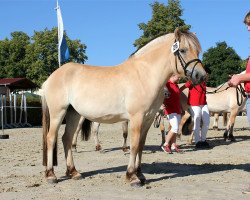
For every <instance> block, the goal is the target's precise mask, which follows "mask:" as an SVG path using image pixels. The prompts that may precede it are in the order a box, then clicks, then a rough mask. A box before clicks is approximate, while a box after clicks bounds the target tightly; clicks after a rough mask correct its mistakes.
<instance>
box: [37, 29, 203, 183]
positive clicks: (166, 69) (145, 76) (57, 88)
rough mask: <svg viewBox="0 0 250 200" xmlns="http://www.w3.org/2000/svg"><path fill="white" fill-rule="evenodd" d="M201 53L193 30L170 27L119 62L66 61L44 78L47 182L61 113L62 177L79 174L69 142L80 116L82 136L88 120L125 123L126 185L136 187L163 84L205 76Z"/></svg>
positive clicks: (87, 129) (85, 134)
mask: <svg viewBox="0 0 250 200" xmlns="http://www.w3.org/2000/svg"><path fill="white" fill-rule="evenodd" d="M200 51H201V47H200V43H199V41H198V39H197V37H196V36H195V34H193V33H191V32H188V31H180V30H179V29H176V30H175V32H174V33H170V34H166V35H163V36H160V37H158V38H156V39H154V40H152V41H151V42H149V43H148V44H146V45H145V46H144V47H142V48H140V49H139V50H138V51H137V52H135V53H134V54H133V55H131V56H130V57H129V58H128V59H127V60H126V61H125V62H123V63H121V64H119V65H116V66H113V67H101V66H99V67H95V66H91V65H82V64H77V63H67V64H65V65H63V66H61V67H60V68H58V69H57V70H56V71H54V72H53V73H52V74H51V75H50V76H49V77H48V79H47V80H46V81H45V82H44V84H43V86H42V89H43V97H42V105H43V139H44V140H43V165H44V166H46V171H45V177H46V179H47V182H49V183H56V182H57V177H56V176H55V173H54V168H53V165H57V152H56V143H57V137H58V130H59V127H60V125H61V123H62V121H63V119H64V117H65V119H66V126H65V132H64V134H63V136H62V141H63V146H64V152H65V159H66V166H67V168H66V175H67V176H68V177H70V178H72V179H79V178H81V174H80V173H79V172H78V171H77V170H76V168H75V165H74V161H73V155H72V140H73V135H74V133H75V131H76V129H77V125H78V123H79V120H80V118H81V116H83V117H84V121H83V129H82V134H83V137H84V138H85V140H87V139H88V138H89V133H90V128H91V126H90V125H91V121H95V122H99V123H116V122H119V121H126V120H129V122H130V132H131V137H130V139H131V140H130V157H129V163H128V167H127V172H126V178H127V180H128V181H130V185H131V186H142V185H143V183H144V182H145V180H146V179H145V177H144V175H143V174H142V171H141V160H142V150H143V147H144V145H145V141H146V136H147V133H148V130H149V128H150V126H151V124H152V122H153V120H154V116H155V114H156V112H157V110H158V109H159V107H160V105H161V104H162V102H163V98H164V94H163V93H164V86H165V84H166V82H167V80H168V79H169V78H170V76H171V75H172V74H173V73H179V74H181V75H182V76H184V75H186V76H187V77H188V78H189V79H191V80H192V82H193V83H194V84H199V83H200V82H202V81H203V80H204V79H205V77H206V72H205V70H204V68H203V66H202V64H201V61H200V60H199V59H198V54H199V52H200Z"/></svg>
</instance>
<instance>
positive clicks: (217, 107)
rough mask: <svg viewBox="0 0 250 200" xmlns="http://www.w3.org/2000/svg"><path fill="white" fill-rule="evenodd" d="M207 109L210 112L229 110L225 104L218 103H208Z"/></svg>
mask: <svg viewBox="0 0 250 200" xmlns="http://www.w3.org/2000/svg"><path fill="white" fill-rule="evenodd" d="M208 110H209V111H210V112H230V107H229V106H227V105H220V104H217V105H211V104H208Z"/></svg>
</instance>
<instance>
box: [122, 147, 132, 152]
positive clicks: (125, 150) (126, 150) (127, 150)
mask: <svg viewBox="0 0 250 200" xmlns="http://www.w3.org/2000/svg"><path fill="white" fill-rule="evenodd" d="M129 150H130V149H129V147H122V151H123V152H124V153H127V152H129Z"/></svg>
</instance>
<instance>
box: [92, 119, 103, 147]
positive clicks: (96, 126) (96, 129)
mask: <svg viewBox="0 0 250 200" xmlns="http://www.w3.org/2000/svg"><path fill="white" fill-rule="evenodd" d="M99 127H100V123H98V122H94V123H93V125H92V130H93V137H94V141H95V150H96V151H100V150H101V149H102V147H101V144H100V141H99V137H98V134H99Z"/></svg>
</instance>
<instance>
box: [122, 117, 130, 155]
mask: <svg viewBox="0 0 250 200" xmlns="http://www.w3.org/2000/svg"><path fill="white" fill-rule="evenodd" d="M122 133H123V134H122V135H123V146H122V150H123V152H128V151H129V147H128V145H127V138H128V121H125V122H122Z"/></svg>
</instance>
